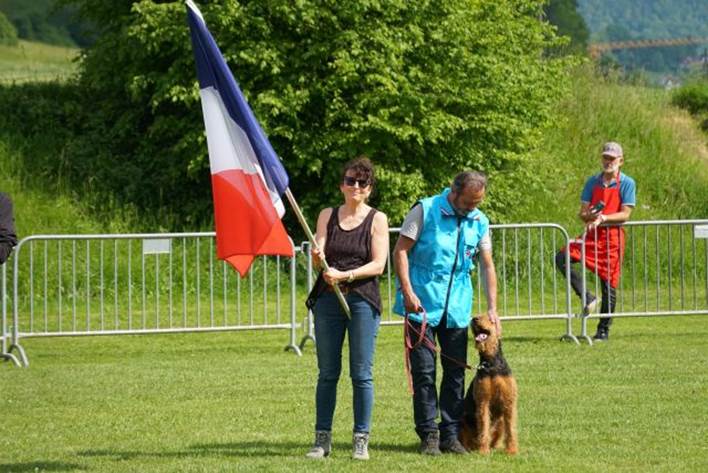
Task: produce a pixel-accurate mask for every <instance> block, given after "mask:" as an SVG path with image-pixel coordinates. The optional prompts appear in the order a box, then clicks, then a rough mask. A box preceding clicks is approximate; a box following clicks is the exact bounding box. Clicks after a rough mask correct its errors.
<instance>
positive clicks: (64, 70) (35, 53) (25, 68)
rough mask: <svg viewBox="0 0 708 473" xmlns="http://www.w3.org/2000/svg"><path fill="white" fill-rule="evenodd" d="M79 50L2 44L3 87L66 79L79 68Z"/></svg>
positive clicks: (0, 79)
mask: <svg viewBox="0 0 708 473" xmlns="http://www.w3.org/2000/svg"><path fill="white" fill-rule="evenodd" d="M78 55H79V50H78V49H76V48H67V47H63V46H52V45H50V44H45V43H36V42H32V41H24V40H20V41H18V44H17V45H14V46H8V45H3V44H0V84H9V83H22V82H43V81H50V80H66V79H68V78H69V77H71V76H72V75H73V74H74V73H75V72H76V68H77V63H76V61H75V59H76V58H77V56H78Z"/></svg>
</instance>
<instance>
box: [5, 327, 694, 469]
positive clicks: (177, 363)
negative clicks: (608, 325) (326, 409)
mask: <svg viewBox="0 0 708 473" xmlns="http://www.w3.org/2000/svg"><path fill="white" fill-rule="evenodd" d="M594 324H595V322H594V321H593V322H592V326H593V328H594ZM562 328H563V325H562V323H561V322H558V321H543V322H507V323H506V325H505V339H504V350H505V353H506V356H507V359H508V361H509V363H510V364H511V366H512V368H513V369H514V372H515V374H516V377H517V379H518V383H519V388H520V399H519V438H520V449H521V451H520V454H519V455H517V456H516V457H508V456H506V455H505V454H504V453H501V452H495V453H494V454H492V455H491V456H488V457H482V456H480V455H478V454H472V455H468V456H465V457H458V456H448V455H445V456H442V457H436V458H424V457H422V456H421V455H419V454H418V453H417V452H416V448H417V438H416V436H415V434H414V432H413V425H412V412H411V398H410V396H409V394H408V393H407V389H406V378H405V375H404V372H403V358H402V356H403V354H402V341H401V328H400V327H398V326H393V327H382V329H381V332H380V335H379V340H378V345H377V357H376V364H375V378H376V379H375V383H376V406H375V411H374V418H373V430H372V434H371V446H370V448H371V456H372V458H371V460H370V461H369V462H368V463H362V462H354V461H353V460H351V458H350V448H351V447H350V446H351V387H350V386H351V384H350V382H349V379H348V370H347V369H346V367H345V370H344V373H343V377H344V379H342V381H341V382H340V386H341V389H340V390H339V398H338V400H339V405H338V408H337V415H336V418H335V429H334V451H333V454H332V456H331V457H330V458H328V459H326V460H324V461H319V462H318V461H311V460H307V459H305V458H304V456H303V455H304V453H305V452H306V450H307V449H308V447H309V444H310V442H311V440H312V430H313V422H314V400H313V398H314V388H315V381H316V362H315V355H314V350H313V347H312V345H311V344H309V345H307V346H306V348H305V352H304V355H303V356H302V357H297V356H295V355H293V354H292V353H285V352H284V351H283V348H284V346H285V345H286V343H287V340H288V334H287V333H286V332H284V331H270V332H237V333H215V334H186V335H185V334H182V335H152V336H122V337H95V338H60V339H27V340H24V347H25V349H26V350H27V354H28V356H29V358H30V363H31V366H30V367H29V368H28V369H19V368H15V367H14V366H12V365H11V364H10V363H4V364H0V471H2V472H7V471H17V472H26V471H100V472H104V471H125V472H137V471H141V472H156V471H164V472H175V471H205V472H211V471H254V472H255V471H258V472H262V471H386V472H389V471H435V472H438V471H450V472H452V471H465V472H468V471H469V472H472V471H484V472H496V471H498V472H505V473H506V472H516V471H518V472H530V471H538V472H548V471H567V472H584V471H587V472H602V473H607V472H614V471H618V472H619V471H621V472H630V471H636V472H647V471H666V472H669V471H671V472H676V471H679V472H688V471H695V472H705V471H708V441H706V439H708V388H707V387H706V386H708V317H700V316H693V317H675V318H651V319H648V318H647V319H643V318H642V319H622V320H618V321H617V322H616V323H615V326H614V327H613V330H612V335H611V341H610V342H609V343H607V344H596V345H595V346H593V347H589V346H587V345H582V346H576V345H574V344H571V343H567V342H560V341H558V335H560V334H561V333H562ZM345 365H346V363H345ZM468 381H469V379H468Z"/></svg>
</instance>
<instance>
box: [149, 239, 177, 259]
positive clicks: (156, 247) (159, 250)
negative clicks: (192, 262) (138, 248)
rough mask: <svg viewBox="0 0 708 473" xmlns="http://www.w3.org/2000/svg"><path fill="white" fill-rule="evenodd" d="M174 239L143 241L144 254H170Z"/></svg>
mask: <svg viewBox="0 0 708 473" xmlns="http://www.w3.org/2000/svg"><path fill="white" fill-rule="evenodd" d="M171 243H172V239H170V238H150V239H145V240H143V254H144V255H157V254H169V253H170V251H171V247H172V245H171Z"/></svg>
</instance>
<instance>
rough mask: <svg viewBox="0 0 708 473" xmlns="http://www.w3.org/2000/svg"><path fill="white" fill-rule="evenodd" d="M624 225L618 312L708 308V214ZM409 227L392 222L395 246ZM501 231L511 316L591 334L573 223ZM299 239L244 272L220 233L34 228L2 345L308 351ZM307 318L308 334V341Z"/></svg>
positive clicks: (482, 303) (504, 307) (498, 243)
mask: <svg viewBox="0 0 708 473" xmlns="http://www.w3.org/2000/svg"><path fill="white" fill-rule="evenodd" d="M624 229H625V234H626V251H625V256H624V261H623V262H622V273H621V278H620V283H619V285H618V288H617V309H616V312H615V313H614V314H613V317H632V316H658V315H695V314H708V220H677V221H648V222H629V223H626V224H625V225H624ZM398 231H399V229H397V228H394V229H392V230H391V236H392V239H391V247H393V245H394V244H395V239H396V236H397V235H398ZM491 231H492V239H493V252H494V261H495V266H496V272H497V280H498V284H497V308H498V312H499V315H500V317H501V318H502V320H511V321H521V320H544V319H549V320H559V321H562V322H563V323H564V326H565V333H563V335H562V337H561V338H562V339H569V340H572V341H574V342H576V343H579V342H578V338H576V337H575V336H574V335H573V329H572V323H573V319H575V318H581V320H582V321H581V333H580V338H582V339H585V340H587V341H588V342H591V340H590V338H589V337H588V335H587V322H588V319H590V318H597V317H601V316H602V315H597V314H590V315H589V316H588V317H582V312H583V306H584V304H585V301H582V300H581V299H579V298H577V297H575V295H574V294H573V292H572V289H571V286H570V278H569V277H568V276H569V272H570V268H571V265H570V264H569V257H568V255H567V252H566V275H565V277H563V276H564V275H562V274H560V273H559V271H558V270H557V269H556V268H555V255H556V253H558V251H560V249H561V248H563V247H566V246H567V245H568V244H569V242H570V241H571V239H570V238H569V236H568V232H567V231H566V230H565V229H564V228H563V227H561V226H559V225H556V224H550V223H544V224H513V225H492V227H491ZM294 248H295V252H296V257H295V258H281V257H277V256H268V257H265V256H263V257H258V258H257V259H256V261H254V264H253V267H252V268H251V271H250V272H249V274H248V276H247V277H246V278H244V279H240V278H239V276H238V275H237V274H236V273H235V272H234V271H233V270H232V269H231V268H230V267H228V265H227V264H226V263H224V262H221V261H215V248H214V233H213V232H208V233H167V234H159V233H158V234H127V235H35V236H31V237H28V238H24V239H23V240H22V241H20V243H19V244H18V246H17V247H16V249H15V253H14V255H13V257H12V263H13V271H12V285H13V287H12V293H11V294H9V293H8V292H7V287H6V274H7V267H6V266H7V265H4V266H2V270H1V272H0V277H2V281H1V284H0V289H1V290H2V351H1V352H0V355H1V357H2V359H5V360H10V361H13V362H14V363H15V364H17V365H25V366H27V365H28V360H27V356H26V354H25V351H24V349H23V347H22V345H21V340H22V339H24V338H29V337H55V336H83V335H117V334H148V333H172V332H199V331H225V330H264V329H288V330H289V332H290V341H289V344H288V345H287V346H286V350H292V351H294V352H295V353H297V354H301V349H302V348H303V347H304V345H305V344H306V342H307V341H308V340H312V341H313V342H314V341H315V340H314V333H313V328H312V325H313V324H312V314H310V313H308V315H307V316H306V317H305V323H304V325H302V326H301V325H300V324H299V323H298V322H297V312H298V309H299V310H301V311H302V313H303V314H304V313H305V306H304V298H305V295H306V293H307V291H309V289H310V288H311V287H312V285H313V281H314V276H315V273H314V272H313V268H312V260H311V255H310V251H309V245H308V244H307V243H303V244H302V245H301V246H299V247H294ZM583 249H584V246H583ZM302 253H304V255H303V256H304V257H302V256H300V258H298V255H301V254H302ZM298 259H299V263H298ZM390 261H391V253H390V252H389V264H387V268H386V270H385V272H384V275H383V276H382V278H381V289H382V299H383V304H384V311H383V314H382V318H383V320H382V324H385V325H395V324H400V323H402V320H401V318H400V317H398V316H396V315H394V314H393V312H392V307H393V302H394V298H395V278H394V275H393V268H392V265H391V264H390ZM303 273H304V274H303ZM582 274H583V281H585V282H584V283H583V284H584V285H585V286H584V287H588V288H589V289H590V292H593V293H594V294H596V295H599V294H600V284H601V280H600V279H599V277H598V275H597V274H592V273H588V274H586V271H585V270H583V272H582ZM473 280H474V284H475V285H476V291H475V292H476V293H475V311H476V312H478V313H481V312H484V311H485V310H486V300H485V297H484V288H483V287H482V284H481V281H480V278H479V277H477V275H476V274H473ZM10 295H11V296H12V297H11V298H10V297H9V296H10ZM8 300H11V301H12V324H11V326H8V323H7V322H8V320H9V311H8V310H7V303H8ZM301 327H302V328H303V330H304V333H305V335H304V336H303V337H302V339H301V340H300V342H299V343H297V342H296V331H297V329H299V328H301ZM13 352H16V353H17V356H15V355H14V354H13Z"/></svg>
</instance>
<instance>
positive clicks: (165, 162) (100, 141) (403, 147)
mask: <svg viewBox="0 0 708 473" xmlns="http://www.w3.org/2000/svg"><path fill="white" fill-rule="evenodd" d="M71 3H74V4H75V5H77V6H78V7H79V9H80V11H81V13H82V15H84V17H85V18H87V19H88V20H90V21H91V22H92V23H93V24H96V25H101V30H100V32H99V37H98V40H97V42H96V43H95V45H94V46H93V47H91V48H89V49H87V50H86V52H85V56H84V59H83V62H82V65H81V77H80V79H79V84H78V86H79V87H80V88H81V91H82V94H83V96H84V97H86V106H87V107H90V109H89V110H90V113H88V114H82V115H79V116H74V117H72V118H71V119H70V120H68V123H67V125H66V126H69V127H74V128H75V130H76V134H75V136H76V137H75V138H74V139H72V140H70V142H69V143H68V144H67V145H66V149H65V150H63V153H64V155H65V156H68V159H70V160H71V163H70V167H71V172H72V173H73V174H74V175H75V177H76V180H77V182H81V183H83V184H84V185H93V186H94V188H101V189H104V188H105V189H106V190H110V192H112V193H113V195H115V196H117V198H118V199H119V200H120V201H126V202H135V203H139V205H140V206H141V207H143V208H146V209H148V210H151V211H154V210H155V209H159V210H160V211H162V212H163V214H165V215H175V216H176V217H177V220H176V222H178V225H175V226H179V225H182V226H191V227H192V228H194V226H195V225H202V224H204V223H208V222H209V220H210V219H211V215H212V211H211V198H210V181H209V180H210V175H209V171H208V159H207V151H206V145H205V135H204V127H203V125H202V118H201V108H200V104H199V94H198V84H197V81H196V73H195V69H194V63H193V54H192V50H191V44H190V39H189V31H188V28H187V26H186V22H185V9H184V4H183V2H160V3H157V2H153V1H147V0H145V1H138V2H134V3H129V2H125V1H122V0H113V1H106V0H75V1H74V0H72V1H71ZM542 3H543V2H542V1H540V0H522V1H519V0H504V1H498V2H489V1H479V0H465V1H459V0H436V1H421V2H408V1H406V0H388V1H381V0H359V1H352V2H337V1H332V0H302V1H298V2H292V1H290V0H258V1H239V2H236V1H233V0H218V1H214V2H210V3H208V4H206V5H204V6H203V7H202V12H203V14H204V17H205V20H206V22H207V24H208V25H209V27H210V30H211V31H212V34H213V35H214V37H215V38H216V41H217V43H218V44H219V45H220V46H221V49H222V52H223V53H224V55H225V57H226V59H227V62H228V63H229V66H230V67H231V69H232V70H233V72H234V74H235V76H236V78H237V80H239V82H240V85H241V87H242V89H243V90H244V93H245V94H246V96H247V99H248V100H249V102H250V104H251V106H252V108H253V109H254V111H255V113H256V116H257V117H258V118H259V120H260V122H261V124H262V125H263V128H264V129H265V131H266V133H267V134H268V135H269V137H270V139H271V142H272V143H273V146H274V148H275V150H276V151H277V152H278V153H279V155H280V156H281V158H282V159H283V161H284V164H285V167H286V169H287V170H288V172H289V174H290V176H291V188H292V189H293V192H294V194H295V195H296V196H297V197H298V198H299V200H300V202H301V204H302V205H303V207H304V208H305V210H306V212H308V213H309V215H310V217H311V218H314V212H315V210H316V209H318V208H320V207H321V206H322V205H325V204H333V203H335V202H337V201H338V200H339V196H338V192H339V191H338V183H339V172H340V168H341V165H342V164H343V163H344V162H345V161H346V160H348V159H350V158H352V157H354V156H356V155H358V154H361V153H364V154H367V155H369V156H371V157H372V159H373V160H374V162H375V163H376V164H377V165H378V173H379V187H378V193H377V197H376V198H374V201H373V204H374V205H377V206H379V207H380V208H381V209H382V210H384V211H386V212H388V213H389V214H390V216H391V218H392V221H393V222H399V221H400V218H401V217H402V216H403V215H404V213H405V212H406V210H407V209H408V208H409V206H410V205H411V203H412V202H413V201H414V200H415V199H416V198H418V197H420V196H423V195H426V194H430V193H433V192H438V191H440V189H442V188H443V187H444V186H445V185H448V184H449V181H450V179H451V177H452V176H453V175H454V174H455V173H457V172H458V171H460V170H462V169H464V168H475V169H479V170H483V171H486V172H487V173H488V174H489V175H490V178H491V182H492V185H491V188H490V199H489V201H488V204H487V205H486V209H487V210H488V211H489V212H490V213H491V214H492V216H493V217H495V218H497V219H503V218H504V216H505V215H509V214H510V213H511V212H512V211H513V209H515V208H517V206H518V204H519V202H521V201H522V200H523V195H524V192H523V186H524V185H528V184H529V183H530V181H531V180H532V178H533V175H532V173H531V170H530V169H528V168H527V166H526V160H527V159H528V152H529V150H530V149H531V148H532V147H533V146H534V145H535V144H536V143H537V140H538V139H539V137H540V134H541V132H542V130H543V126H544V125H546V124H547V123H548V122H549V120H550V107H551V105H552V103H553V101H554V99H555V98H556V97H557V96H558V94H559V93H560V91H561V90H562V83H563V80H562V77H563V70H564V64H565V62H564V61H565V60H561V59H548V58H545V57H544V55H543V54H542V52H543V51H544V49H546V48H548V47H551V46H553V45H554V44H555V41H556V38H555V36H554V34H553V29H552V27H551V26H550V25H549V24H547V23H545V22H543V21H540V20H539V17H540V14H541V8H542ZM293 227H296V225H291V228H293ZM173 228H174V226H173Z"/></svg>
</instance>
